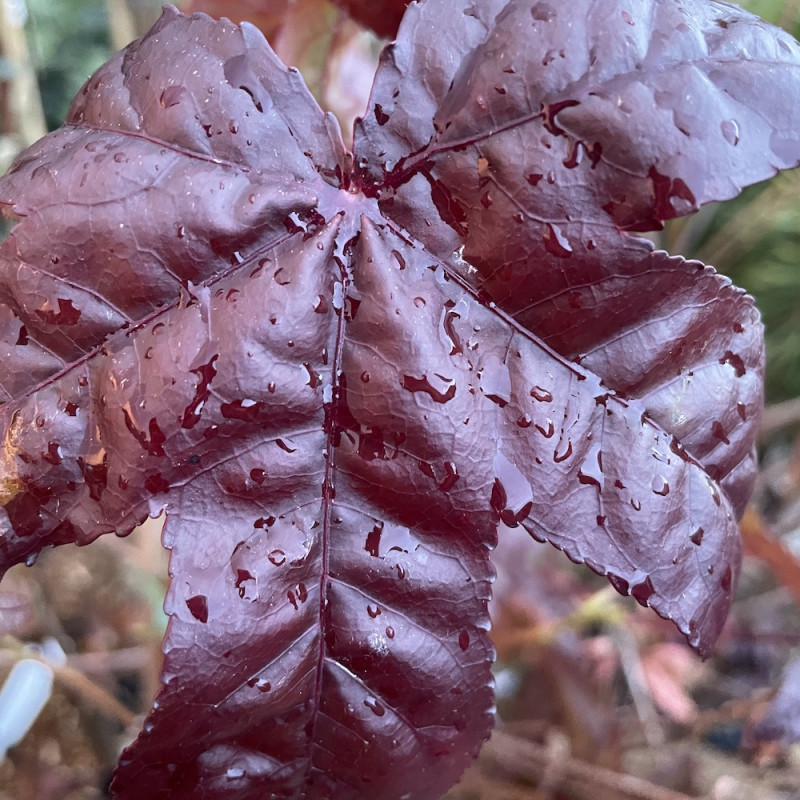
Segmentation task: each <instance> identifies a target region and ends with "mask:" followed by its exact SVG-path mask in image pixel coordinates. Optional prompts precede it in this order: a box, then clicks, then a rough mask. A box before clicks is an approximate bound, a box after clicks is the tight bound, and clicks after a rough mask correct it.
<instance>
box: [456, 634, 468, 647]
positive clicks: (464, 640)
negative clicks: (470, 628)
mask: <svg viewBox="0 0 800 800" xmlns="http://www.w3.org/2000/svg"><path fill="white" fill-rule="evenodd" d="M458 646H459V647H460V648H461V649H462V650H466V649H467V648H468V647H469V633H467V631H461V633H459V634H458Z"/></svg>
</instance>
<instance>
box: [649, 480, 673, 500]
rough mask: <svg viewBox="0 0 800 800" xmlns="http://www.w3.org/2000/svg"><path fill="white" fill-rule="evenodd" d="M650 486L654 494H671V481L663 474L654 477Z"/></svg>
mask: <svg viewBox="0 0 800 800" xmlns="http://www.w3.org/2000/svg"><path fill="white" fill-rule="evenodd" d="M650 488H651V489H652V490H653V494H657V495H659V496H660V497H666V496H667V495H668V494H669V482H668V481H667V479H666V478H665V477H664V476H663V475H659V476H657V477H655V478H653V481H652V483H651V484H650Z"/></svg>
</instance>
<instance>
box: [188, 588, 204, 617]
mask: <svg viewBox="0 0 800 800" xmlns="http://www.w3.org/2000/svg"><path fill="white" fill-rule="evenodd" d="M186 607H187V608H188V609H189V611H190V612H191V614H192V616H193V617H194V618H195V619H196V620H197V621H198V622H208V598H207V597H206V596H205V595H204V594H196V595H195V596H194V597H190V598H189V599H188V600H187V601H186Z"/></svg>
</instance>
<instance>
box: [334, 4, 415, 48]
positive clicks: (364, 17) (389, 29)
mask: <svg viewBox="0 0 800 800" xmlns="http://www.w3.org/2000/svg"><path fill="white" fill-rule="evenodd" d="M333 1H334V3H336V5H338V6H341V7H342V8H344V9H345V10H346V11H347V13H348V14H350V15H351V16H352V17H353V19H355V20H356V21H357V22H360V23H361V24H362V25H363V26H364V27H366V28H371V29H372V30H373V31H375V33H377V34H378V36H386V37H387V38H389V39H393V38H394V37H395V36H396V35H397V29H398V27H399V26H400V21H401V20H402V19H403V14H404V13H405V10H406V6H407V5H408V3H409V1H410V0H382V2H380V3H375V2H370V0H333Z"/></svg>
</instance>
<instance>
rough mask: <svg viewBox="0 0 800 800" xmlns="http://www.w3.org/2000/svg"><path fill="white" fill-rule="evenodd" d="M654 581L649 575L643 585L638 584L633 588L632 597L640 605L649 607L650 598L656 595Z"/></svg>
mask: <svg viewBox="0 0 800 800" xmlns="http://www.w3.org/2000/svg"><path fill="white" fill-rule="evenodd" d="M655 591H656V590H655V587H654V586H653V581H652V580H651V579H650V576H649V575H648V576H647V577H646V578H645V579H644V580H643V581H642V582H641V583H636V584H634V585H633V586H632V587H631V596H632V597H634V598H635V600H636V602H637V603H639V605H642V606H647V603H648V601H649V600H650V598H651V597H652V596H653V595H654V594H655Z"/></svg>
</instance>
